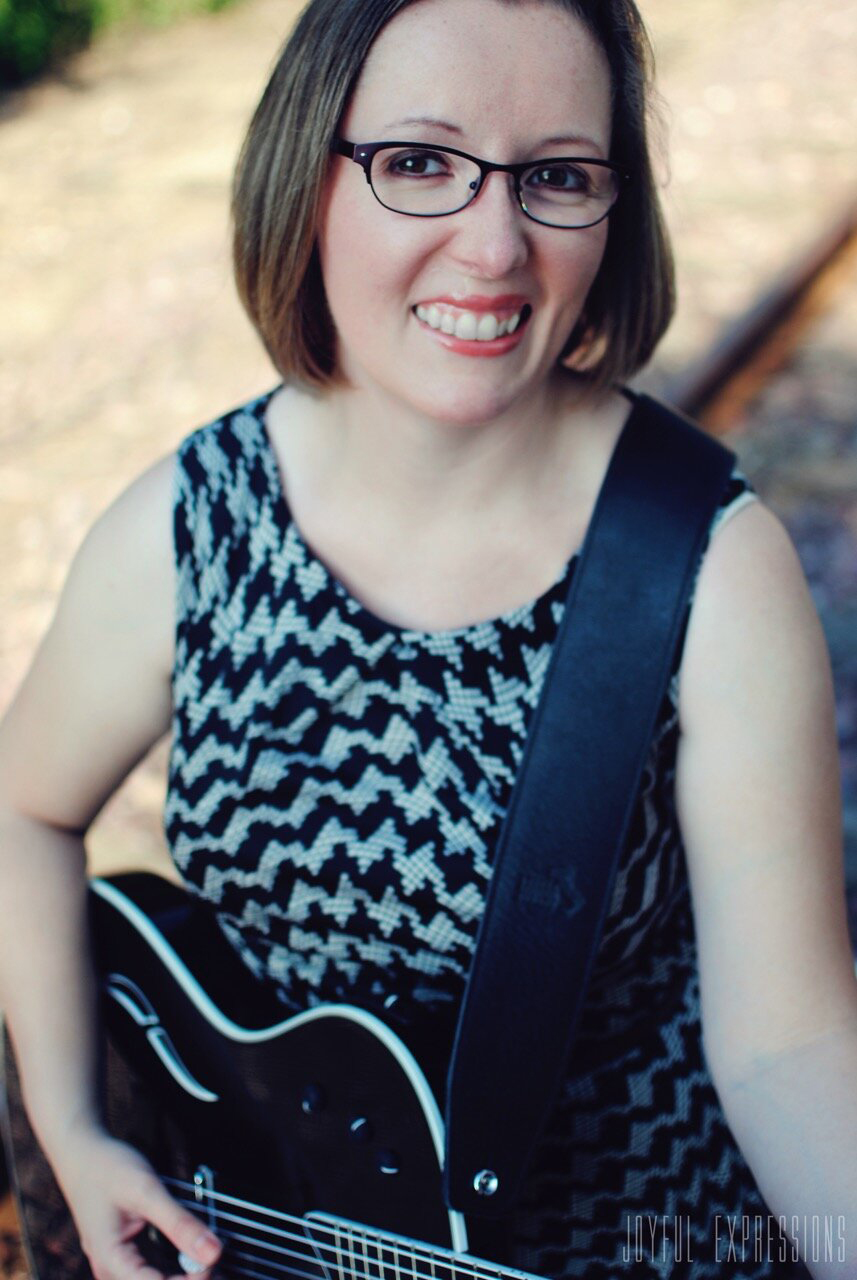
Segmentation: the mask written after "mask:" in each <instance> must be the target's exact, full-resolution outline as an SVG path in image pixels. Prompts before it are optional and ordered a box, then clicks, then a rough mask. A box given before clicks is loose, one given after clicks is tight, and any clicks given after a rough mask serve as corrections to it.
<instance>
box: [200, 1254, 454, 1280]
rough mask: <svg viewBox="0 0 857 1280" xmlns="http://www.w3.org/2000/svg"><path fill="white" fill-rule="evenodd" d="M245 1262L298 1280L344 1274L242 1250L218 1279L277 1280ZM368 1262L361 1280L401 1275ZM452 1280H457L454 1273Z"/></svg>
mask: <svg viewBox="0 0 857 1280" xmlns="http://www.w3.org/2000/svg"><path fill="white" fill-rule="evenodd" d="M233 1259H237V1262H235V1261H233ZM243 1262H250V1263H255V1264H258V1265H261V1266H263V1267H268V1268H270V1267H275V1268H276V1270H277V1271H278V1272H281V1273H282V1274H283V1275H284V1276H294V1277H297V1280H306V1278H307V1277H309V1278H310V1280H319V1271H321V1272H323V1274H324V1275H325V1276H327V1277H330V1275H331V1273H333V1275H335V1276H336V1277H339V1276H340V1275H341V1274H342V1272H341V1270H339V1269H338V1268H335V1267H333V1268H331V1267H328V1266H327V1265H326V1264H325V1263H320V1264H318V1271H316V1272H313V1273H311V1272H307V1271H297V1270H295V1269H294V1268H292V1267H286V1266H281V1265H279V1264H278V1263H273V1262H271V1261H270V1260H269V1259H268V1258H259V1257H256V1256H255V1255H253V1254H249V1253H244V1252H243V1251H242V1250H240V1249H238V1250H234V1251H232V1250H230V1253H229V1255H228V1256H226V1257H224V1259H223V1261H222V1262H220V1263H218V1265H217V1272H216V1274H217V1276H218V1277H228V1276H229V1275H230V1274H235V1275H240V1276H252V1277H256V1280H276V1278H275V1277H272V1275H271V1272H270V1270H268V1271H267V1272H260V1271H255V1270H251V1269H250V1268H249V1267H245V1266H242V1265H239V1264H240V1263H243ZM366 1262H367V1267H366V1270H364V1271H361V1272H354V1273H353V1274H355V1275H360V1276H361V1280H385V1274H384V1273H385V1271H387V1270H391V1271H392V1272H393V1274H394V1275H395V1276H399V1275H400V1272H399V1270H398V1269H397V1268H396V1267H391V1266H390V1264H388V1263H385V1262H380V1263H379V1262H376V1261H375V1260H374V1259H369V1258H367V1259H366ZM373 1266H374V1269H373ZM450 1280H455V1277H454V1273H453V1276H452V1277H451V1278H450Z"/></svg>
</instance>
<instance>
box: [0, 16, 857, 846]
mask: <svg viewBox="0 0 857 1280" xmlns="http://www.w3.org/2000/svg"><path fill="white" fill-rule="evenodd" d="M642 8H643V12H644V15H645V16H646V17H647V19H648V21H649V23H650V25H651V29H652V32H653V36H654V41H655V47H656V51H657V57H658V65H659V70H660V77H661V78H660V83H661V88H662V93H663V99H664V106H663V110H662V121H661V124H660V126H659V134H660V136H661V154H662V161H661V170H662V174H663V180H664V184H665V199H666V204H667V208H668V212H669V218H670V222H671V225H672V227H673V229H674V232H675V235H676V241H677V249H678V260H679V270H680V286H681V309H680V314H679V317H678V320H677V322H676V324H675V326H674V328H673V330H672V331H671V333H670V335H669V336H668V339H667V341H666V342H665V344H664V347H663V349H662V352H661V354H660V356H659V358H658V361H657V362H656V365H655V368H654V370H653V373H652V374H651V376H650V380H651V381H653V382H654V383H655V384H657V383H658V382H659V381H663V380H664V379H665V378H666V377H667V376H668V375H669V374H670V373H671V372H674V371H675V370H677V369H679V368H680V367H681V366H682V365H683V364H684V363H685V362H686V361H688V360H690V359H692V358H693V357H695V356H696V355H697V354H698V353H699V352H700V351H702V350H704V349H705V347H706V346H707V344H709V343H710V342H711V341H712V340H713V339H714V337H715V335H716V334H717V332H718V330H719V328H720V326H721V325H722V324H723V323H724V322H725V321H726V320H727V318H728V317H729V316H731V315H733V314H734V313H735V312H736V311H737V310H738V309H740V308H741V307H743V306H745V305H747V303H748V302H749V301H750V300H751V299H752V298H753V297H754V295H755V293H756V292H757V290H758V289H759V288H760V287H761V286H762V285H763V283H764V282H765V281H766V280H767V279H768V277H769V276H770V275H771V274H772V273H773V272H774V271H776V270H777V268H778V267H779V266H780V265H781V264H782V263H783V262H784V261H785V260H786V259H787V258H788V257H789V256H790V255H791V254H792V253H793V252H795V251H796V250H797V249H798V248H799V247H800V246H801V245H802V244H803V243H805V242H806V241H807V240H808V238H809V237H810V236H811V235H812V234H813V232H814V230H815V229H816V228H817V226H818V224H819V222H820V221H823V220H824V219H825V218H828V217H830V216H832V215H833V213H834V212H835V211H836V209H837V208H839V207H840V206H841V205H842V203H843V202H844V201H845V199H846V196H847V193H848V190H849V184H850V183H851V182H852V181H853V173H852V172H851V167H850V166H851V151H850V147H849V142H850V141H851V140H853V137H854V136H855V124H856V123H857V120H855V116H857V99H855V95H854V92H853V65H852V61H851V50H852V49H853V45H854V36H855V33H857V13H855V6H854V4H853V3H843V2H841V0H816V3H814V4H813V6H812V7H811V10H810V9H809V8H808V7H807V6H806V4H805V3H803V2H801V3H799V2H798V0H755V2H754V3H753V4H749V5H748V4H747V3H746V0H741V2H740V3H739V0H682V3H681V4H677V3H676V0H643V4H642ZM295 12H296V5H295V4H294V3H293V0H243V2H242V3H240V4H237V5H235V6H234V7H233V8H230V9H228V10H226V11H224V12H222V13H220V14H218V15H216V16H209V17H206V18H199V19H194V20H189V21H185V22H182V23H180V24H178V25H176V26H174V27H172V28H170V29H168V30H166V31H163V30H161V31H143V32H131V33H129V32H125V33H120V34H116V35H112V36H110V37H108V38H107V39H105V40H103V41H102V42H101V43H100V44H99V45H98V46H97V47H96V48H95V49H93V50H91V51H89V52H88V53H86V54H85V55H84V56H82V57H81V58H80V59H79V60H78V61H77V62H76V63H75V64H74V65H73V67H72V68H71V69H70V70H69V71H68V73H67V74H66V75H65V76H64V78H62V79H60V80H54V81H50V82H46V83H43V84H40V85H37V86H35V87H34V88H31V89H29V90H27V91H25V92H21V93H18V94H15V95H12V96H9V97H8V98H6V99H5V100H4V101H2V103H0V172H2V174H3V179H4V199H3V202H2V205H0V296H2V298H3V300H4V306H3V308H2V311H0V404H2V406H3V412H2V419H0V564H1V565H2V581H0V708H2V706H4V705H5V704H6V702H7V701H8V699H9V698H10V697H11V695H12V692H13V689H14V688H15V686H16V684H17V682H18V680H19V679H20V677H21V675H22V673H23V671H24V669H25V667H26V664H27V662H28V660H29V657H30V655H31V654H32V651H33V649H34V646H35V644H36V643H37V640H38V637H39V636H40V635H41V634H42V633H43V631H44V628H45V627H46V625H47V622H48V619H49V617H50V614H51V611H52V608H53V604H54V601H55V599H56V595H57V592H58V590H59V588H60V585H61V583H62V581H63V579H64V576H65V573H66V570H67V567H68V564H69V561H70V558H71V556H72V554H73V552H74V549H75V547H76V546H77V545H78V543H79V541H80V539H81V537H82V536H83V533H84V531H85V530H86V528H87V527H88V525H89V524H90V523H91V522H92V520H93V519H94V518H95V516H96V515H97V513H98V512H99V511H100V510H102V509H103V508H104V507H105V506H106V505H107V504H108V503H109V501H110V500H111V499H112V498H113V497H114V496H115V495H116V494H117V493H118V492H119V491H120V490H121V488H122V487H124V485H125V484H127V482H128V481H129V480H130V479H131V478H132V477H133V476H134V475H135V474H137V473H138V472H139V471H140V470H142V469H143V468H144V467H145V465H146V464H147V463H148V462H150V461H151V460H153V459H154V458H156V457H158V456H159V455H161V454H162V453H164V452H165V451H167V450H169V449H171V448H173V447H174V446H175V444H176V443H177V442H178V440H179V439H180V438H181V437H182V436H183V435H184V434H186V433H187V432H188V431H189V430H190V429H192V428H193V427H194V426H196V425H198V424H199V423H201V422H202V421H204V420H206V419H207V418H210V417H213V416H215V415H216V414H218V413H220V412H222V411H223V410H224V409H226V408H227V407H229V406H230V405H232V404H235V403H238V402H240V401H242V400H244V399H246V398H247V397H249V396H250V395H252V394H254V393H256V392H257V391H259V390H261V389H264V388H265V387H267V386H270V385H271V384H272V383H273V381H274V380H275V377H274V374H273V372H272V370H271V368H270V366H269V364H268V362H267V359H266V357H265V356H264V354H263V353H262V351H261V348H260V347H259V346H258V343H257V342H256V339H255V337H254V335H253V334H252V332H251V330H250V327H249V325H248V324H247V322H246V320H245V318H244V317H243V315H242V313H241V311H240V308H239V306H238V304H237V302H236V300H235V298H234V294H233V291H232V288H231V283H230V275H229V265H228V227H227V217H226V207H227V190H228V182H229V175H230V170H231V166H232V164H233V160H234V156H235V154H236V151H237V148H238V145H239V141H240V137H241V134H242V130H243V128H244V126H245V124H246V121H247V118H248V116H249V113H250V110H251V108H252V105H253V103H254V100H255V98H256V97H257V95H258V93H259V91H260V89H261V88H262V85H263V83H264V80H265V78H266V73H267V71H268V69H269V68H270V66H271V63H272V60H273V58H274V55H275V53H276V50H277V48H278V46H279V43H280V41H281V39H282V38H283V36H284V35H285V33H286V30H287V28H288V26H289V23H290V21H291V20H292V17H293V15H294V13H295ZM851 318H852V319H853V316H852V317H851ZM853 334H854V328H853V325H846V324H842V325H841V328H839V329H837V328H833V329H832V330H831V332H830V333H829V334H828V335H827V337H826V338H825V339H824V341H823V342H820V343H819V345H818V346H817V348H816V354H817V357H818V359H821V361H822V367H824V362H825V361H827V360H829V359H833V360H834V361H839V363H840V364H841V365H842V367H843V369H846V370H850V374H846V375H844V376H846V377H850V379H851V382H850V383H849V386H851V384H853V370H854V367H855V363H857V352H855V343H854V338H853ZM822 348H823V352H824V354H823V356H821V355H818V353H819V352H821V351H822ZM801 377H802V375H800V374H798V375H797V382H795V381H794V380H793V381H792V382H791V383H789V384H787V389H786V390H785V391H784V392H781V393H777V394H781V395H784V396H785V397H786V404H785V408H784V407H783V404H782V403H781V401H779V400H776V398H775V400H774V403H773V406H772V407H771V406H769V410H770V411H768V410H766V411H765V415H766V416H765V424H766V426H765V430H766V432H767V435H766V436H765V439H766V440H767V445H766V450H767V452H766V453H765V458H766V459H767V461H764V462H762V463H760V464H759V465H760V466H761V467H762V469H763V470H764V468H767V469H768V472H769V473H771V474H773V473H774V472H776V471H777V467H778V466H779V465H780V463H782V464H783V465H784V466H785V467H786V470H788V467H789V465H791V466H792V467H793V468H794V465H795V459H798V458H803V457H804V455H805V453H806V450H805V448H804V446H805V445H806V442H807V440H810V439H812V438H815V436H816V426H815V425H814V423H815V419H814V418H813V417H812V416H811V415H810V416H807V413H806V412H805V411H803V412H801V411H796V412H794V413H792V412H791V411H792V409H793V408H794V405H795V403H796V402H797V403H799V402H800V397H801V395H802V394H803V392H802V390H801V388H802V387H803V386H804V382H803V381H801ZM825 378H826V375H824V373H823V372H822V373H821V374H817V381H818V382H819V383H820V384H824V383H825ZM851 403H852V404H853V400H852V401H851ZM805 409H806V406H804V410H805ZM812 412H815V410H813V411H812ZM848 412H850V409H849V410H848ZM790 414H791V416H790V417H789V415H790ZM784 416H785V417H789V422H790V424H791V425H790V426H789V429H788V431H785V430H783V431H781V430H780V423H781V421H782V419H783V417H784ZM846 416H847V413H846ZM851 418H852V427H853V413H852V414H851ZM750 434H752V432H750ZM747 438H749V436H748V437H747ZM760 438H761V437H760ZM818 438H819V439H820V438H821V436H820V434H819V436H818ZM825 438H827V437H825ZM848 447H853V437H852V445H850V446H848ZM802 450H803V452H802ZM810 452H811V450H810ZM789 459H791V462H790V461H789ZM799 465H800V466H803V462H800V464H799ZM835 472H839V476H840V479H841V471H839V467H838V463H837V462H836V461H835V460H834V462H832V463H831V464H830V465H829V466H828V468H827V480H826V481H825V484H826V485H827V486H828V488H829V484H830V482H831V477H832V478H833V481H836V476H835V475H834V473H835ZM778 474H779V473H778ZM822 487H824V486H822ZM839 497H840V498H841V497H842V495H841V493H840V495H839ZM825 501H826V499H825ZM837 519H839V516H837ZM840 523H841V521H840ZM848 545H850V544H848ZM838 589H839V588H837V590H838ZM163 758H164V757H163V751H162V750H161V751H158V752H156V753H155V754H154V757H153V759H152V760H151V761H149V762H148V763H147V764H146V765H145V766H144V767H142V768H141V769H138V770H137V772H136V774H135V776H134V777H133V778H132V780H131V781H130V783H129V785H128V786H127V787H126V788H124V789H123V791H122V792H121V793H120V794H119V795H118V796H117V797H115V798H114V800H113V801H112V802H111V803H110V805H109V806H108V809H107V810H106V811H105V814H104V815H102V817H101V818H100V819H99V821H98V823H97V824H96V828H95V830H94V831H93V833H92V839H91V849H92V855H93V865H94V866H95V867H96V868H97V869H99V870H106V869H112V868H115V867H120V866H128V865H143V864H145V865H153V864H156V863H157V864H158V865H161V866H164V865H166V861H165V855H164V854H163V846H162V839H161V835H160V819H159V807H160V800H161V794H162V786H163V782H162V777H163Z"/></svg>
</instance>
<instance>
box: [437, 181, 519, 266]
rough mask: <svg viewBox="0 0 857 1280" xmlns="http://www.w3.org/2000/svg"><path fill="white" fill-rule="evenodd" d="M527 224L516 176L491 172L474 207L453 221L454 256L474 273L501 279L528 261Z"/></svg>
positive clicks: (471, 203) (451, 223) (474, 202)
mask: <svg viewBox="0 0 857 1280" xmlns="http://www.w3.org/2000/svg"><path fill="white" fill-rule="evenodd" d="M527 222H528V219H527V216H526V214H525V213H524V211H523V209H522V208H521V206H520V204H519V203H518V197H517V195H516V194H515V186H514V180H513V178H512V175H511V174H510V173H496V172H495V173H489V174H488V176H487V177H486V178H485V180H484V182H483V183H482V186H481V187H480V189H479V191H478V193H477V195H476V196H475V197H474V198H473V200H471V202H470V204H468V205H466V206H465V207H464V208H463V209H462V210H461V211H460V212H459V213H458V214H456V215H455V217H454V218H450V231H452V230H453V227H454V230H455V236H454V240H453V244H452V250H453V253H454V254H455V256H456V257H458V258H459V259H460V260H461V262H462V263H464V264H466V265H467V267H468V268H469V269H470V271H471V273H475V274H478V275H479V276H481V277H482V278H483V279H485V280H494V279H501V278H502V277H503V276H507V275H509V274H510V273H511V272H512V271H514V270H516V268H518V267H521V266H523V264H524V263H525V262H526V260H527V256H528V254H529V239H528V234H529V233H528V228H527Z"/></svg>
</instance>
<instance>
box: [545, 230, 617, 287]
mask: <svg viewBox="0 0 857 1280" xmlns="http://www.w3.org/2000/svg"><path fill="white" fill-rule="evenodd" d="M568 234H569V235H573V236H575V237H576V238H575V240H574V241H573V242H572V243H571V244H570V245H569V246H568V250H567V252H566V253H564V254H563V255H562V260H561V261H556V262H555V263H554V267H553V271H554V278H555V279H556V280H557V281H558V282H559V281H562V284H563V292H564V293H565V294H566V296H567V297H568V299H569V302H572V303H574V304H575V305H577V306H580V305H582V303H583V301H584V299H585V298H586V295H587V294H588V293H589V290H590V289H591V287H592V285H593V283H594V281H595V277H596V276H597V275H598V271H599V268H600V266H601V263H602V261H603V258H604V250H605V249H606V247H607V223H606V222H600V223H599V224H598V226H596V227H587V228H585V229H584V230H583V231H581V232H579V233H578V232H573V231H572V232H569V233H568Z"/></svg>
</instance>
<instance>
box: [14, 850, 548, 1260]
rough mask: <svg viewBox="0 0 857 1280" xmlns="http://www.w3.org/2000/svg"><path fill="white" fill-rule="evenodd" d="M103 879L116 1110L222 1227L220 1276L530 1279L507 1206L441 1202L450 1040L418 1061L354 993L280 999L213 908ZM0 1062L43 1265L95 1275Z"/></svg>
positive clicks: (106, 1051) (24, 1205)
mask: <svg viewBox="0 0 857 1280" xmlns="http://www.w3.org/2000/svg"><path fill="white" fill-rule="evenodd" d="M89 897H90V906H91V917H92V928H93V942H94V951H95V957H96V964H97V968H98V972H99V977H100V981H101V986H102V995H103V998H102V1007H103V1023H104V1036H103V1054H102V1057H103V1078H104V1102H105V1114H106V1118H107V1123H108V1127H109V1128H110V1129H111V1131H112V1132H113V1133H114V1134H115V1135H116V1136H117V1137H120V1138H122V1139H124V1140H125V1141H128V1142H130V1143H132V1144H133V1145H134V1146H136V1147H137V1148H138V1149H140V1150H141V1151H143V1152H144V1153H145V1154H146V1156H147V1157H148V1159H149V1160H150V1161H151V1162H152V1164H153V1165H154V1167H155V1168H156V1169H157V1170H158V1171H159V1173H160V1174H161V1176H162V1177H163V1179H164V1182H165V1184H166V1186H167V1187H168V1189H169V1190H170V1191H171V1193H172V1194H173V1195H174V1196H175V1197H176V1198H177V1199H178V1200H179V1201H180V1202H181V1203H183V1204H184V1205H186V1206H187V1207H189V1208H190V1209H191V1210H192V1211H194V1212H195V1213H196V1214H198V1216H199V1217H200V1218H201V1219H202V1220H203V1221H204V1222H205V1223H206V1225H208V1226H209V1227H211V1229H212V1230H213V1231H215V1232H216V1233H217V1235H218V1236H219V1238H220V1239H221V1240H222V1241H223V1243H224V1251H223V1256H222V1259H221V1261H220V1263H219V1264H218V1267H217V1275H218V1276H222V1277H224V1280H233V1278H234V1280H238V1278H239V1277H246V1278H247V1280H289V1278H292V1280H369V1278H370V1277H371V1280H533V1277H531V1276H529V1274H528V1273H527V1272H525V1271H521V1270H518V1269H516V1268H514V1267H510V1266H508V1265H507V1262H508V1261H509V1260H510V1258H511V1256H512V1255H511V1252H510V1250H509V1247H508V1244H507V1241H506V1239H505V1233H504V1230H503V1228H502V1226H498V1225H497V1224H496V1223H493V1222H491V1221H489V1220H484V1219H479V1220H472V1221H470V1220H465V1218H464V1217H463V1215H461V1214H460V1213H458V1212H456V1211H454V1210H450V1209H448V1208H447V1206H446V1205H445V1203H444V1199H443V1194H442V1189H441V1179H442V1165H443V1150H444V1134H443V1121H442V1117H441V1112H440V1109H439V1107H438V1103H437V1101H436V1098H437V1097H439V1096H440V1092H439V1088H440V1082H441V1080H442V1064H443V1061H444V1057H443V1054H442V1053H441V1054H439V1053H437V1046H431V1045H425V1044H423V1045H422V1046H419V1051H420V1053H421V1060H422V1062H423V1064H424V1065H421V1061H420V1060H418V1056H417V1051H416V1050H417V1045H416V1043H415V1042H413V1041H412V1042H411V1043H406V1042H405V1039H404V1038H403V1035H400V1034H399V1033H398V1030H393V1029H392V1027H391V1026H390V1025H388V1023H387V1022H386V1021H382V1019H381V1018H380V1017H378V1016H376V1015H375V1014H374V1013H371V1012H367V1011H366V1010H364V1009H360V1008H357V1007H356V1006H348V1005H330V1004H328V1005H320V1006H318V1007H317V1008H313V1009H309V1010H307V1011H305V1012H302V1013H298V1014H292V1015H291V1016H287V1017H285V1018H284V1017H283V1009H282V1006H280V1005H278V1004H277V1003H276V1001H275V1000H274V999H273V998H272V997H271V995H270V994H269V992H268V991H267V989H266V988H265V987H264V986H263V984H262V983H260V982H258V981H257V980H256V979H255V978H254V977H253V975H252V974H251V973H250V972H249V970H247V969H246V967H245V966H244V964H243V963H242V962H241V960H240V959H239V958H238V957H237V955H236V954H235V952H234V951H233V950H232V948H231V947H230V946H229V944H228V942H227V941H226V939H225V938H224V937H223V935H222V934H221V932H220V930H219V928H218V926H217V924H216V921H214V919H213V918H212V916H211V914H210V913H208V912H207V911H206V910H205V909H204V908H203V907H201V906H199V905H198V904H196V903H194V902H193V900H192V899H191V898H190V897H189V896H188V895H187V894H186V893H185V892H184V891H183V890H182V889H180V888H179V887H177V886H176V885H173V884H171V883H169V882H168V881H165V880H162V879H161V878H160V877H158V876H153V875H149V874H144V873H133V874H127V875H122V876H116V877H112V878H109V879H95V880H93V881H92V882H91V885H90V895H89ZM201 972H204V975H205V984H204V985H203V981H202V980H201V976H200V974H201ZM433 1049H434V1050H435V1052H434V1054H433V1052H432V1050H433ZM4 1068H5V1081H4V1084H5V1090H4V1092H5V1101H6V1106H5V1108H4V1113H5V1114H4V1137H5V1139H6V1146H7V1151H8V1153H9V1157H10V1169H11V1173H12V1178H13V1184H14V1187H15V1191H16V1196H17V1201H18V1207H19V1213H20V1218H21V1223H22V1231H23V1235H24V1241H25V1247H26V1250H27V1254H28V1258H29V1262H30V1266H31V1276H32V1280H91V1271H90V1269H89V1266H88V1263H87V1261H86V1258H85V1256H84V1255H83V1253H82V1250H81V1248H80V1244H79V1241H78V1239H77V1235H76V1232H75V1229H74V1225H73V1222H72V1219H71V1216H70V1214H69V1212H68V1210H67V1208H66V1206H65V1203H64V1201H63V1199H62V1196H61V1194H60V1191H59V1189H58V1187H57V1185H56V1182H55V1180H54V1178H53V1175H52V1173H51V1171H50V1168H49V1166H48V1164H47V1161H46V1160H45V1158H44V1155H43V1154H42V1152H41V1151H40V1149H39V1147H38V1144H37V1142H36V1139H35V1137H34V1135H33V1133H32V1130H31V1129H30V1126H29V1123H28V1121H27V1117H26V1114H25V1112H24V1109H23V1105H22V1101H21V1091H20V1083H19V1079H18V1075H17V1071H16V1067H15V1062H14V1057H13V1055H12V1052H11V1049H10V1045H9V1041H8V1038H7V1040H6V1044H5V1054H4ZM165 1246H166V1242H164V1241H163V1239H161V1240H158V1238H157V1236H156V1233H154V1232H152V1233H151V1236H150V1239H149V1240H148V1242H147V1248H149V1249H150V1250H151V1256H152V1260H153V1261H155V1262H156V1264H157V1265H159V1266H162V1267H163V1268H164V1269H169V1270H170V1271H175V1270H177V1269H180V1268H181V1264H182V1261H183V1260H182V1259H180V1258H179V1259H177V1258H176V1254H175V1252H174V1251H172V1250H170V1251H169V1254H170V1256H165V1253H164V1250H165ZM471 1250H473V1252H471Z"/></svg>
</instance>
